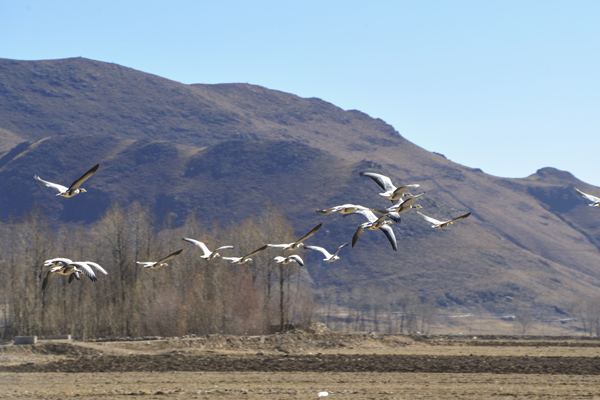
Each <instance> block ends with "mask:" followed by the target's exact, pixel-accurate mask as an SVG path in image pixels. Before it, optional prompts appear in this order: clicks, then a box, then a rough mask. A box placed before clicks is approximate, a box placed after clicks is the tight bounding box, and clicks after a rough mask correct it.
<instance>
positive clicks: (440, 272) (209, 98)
mask: <svg viewBox="0 0 600 400" xmlns="http://www.w3.org/2000/svg"><path fill="white" fill-rule="evenodd" d="M0 138H1V139H2V140H1V143H2V145H1V146H0V180H1V181H2V182H4V187H5V190H3V191H2V193H0V210H1V212H2V215H0V217H1V218H2V219H4V220H6V218H8V217H9V216H15V215H22V214H23V212H25V211H26V210H28V209H31V207H33V204H34V203H36V202H37V203H38V204H40V206H41V207H42V209H43V210H44V212H46V214H48V215H49V216H50V217H51V218H54V219H55V220H57V221H67V222H76V223H83V224H85V223H90V222H93V221H94V220H97V219H98V218H99V217H100V216H101V215H102V213H103V212H104V211H105V210H106V209H107V208H108V207H109V206H110V204H111V203H112V202H114V201H119V202H121V203H123V204H125V205H126V204H130V203H131V202H132V201H135V200H141V201H142V202H145V203H147V204H150V205H151V206H152V207H153V208H154V209H155V210H156V211H157V213H158V214H159V216H160V217H164V215H166V214H167V213H171V214H173V215H177V216H178V218H180V219H182V218H185V215H186V213H187V212H189V211H190V210H191V209H193V208H198V209H200V210H203V212H204V214H203V216H204V217H205V218H206V219H207V221H213V220H214V221H219V222H221V223H227V222H228V221H229V220H231V219H232V218H235V219H239V218H243V217H244V216H247V215H251V214H252V213H253V212H255V210H258V209H260V208H261V207H262V206H263V205H264V204H265V202H268V201H270V202H275V203H277V204H278V205H279V206H281V207H282V208H283V209H284V210H286V213H288V215H289V216H290V217H291V219H292V220H294V223H295V227H296V229H297V231H298V232H299V233H300V232H303V231H305V230H307V229H310V228H311V227H313V226H314V225H316V223H318V222H324V226H325V227H326V229H324V230H323V232H322V233H320V234H319V235H320V236H321V237H320V240H322V241H323V242H324V243H327V244H335V243H338V242H339V243H338V244H340V243H342V242H344V241H348V240H349V239H350V238H351V236H352V233H353V232H354V230H355V229H356V226H357V225H358V224H359V223H362V222H363V220H362V219H361V217H360V216H349V217H348V218H341V217H339V216H338V215H329V216H322V215H319V214H317V213H315V210H316V209H320V208H326V207H330V206H333V205H337V204H343V203H356V204H363V205H365V206H370V207H375V208H381V207H385V206H389V205H390V202H389V201H388V200H385V199H383V198H381V197H380V196H379V195H378V193H379V192H380V190H379V189H380V188H379V187H377V185H376V184H375V183H373V182H372V181H371V180H370V179H368V178H365V177H360V176H359V172H362V171H372V172H378V173H383V174H385V175H388V176H390V177H392V179H393V181H394V182H395V183H397V184H400V183H419V184H420V185H421V187H420V189H421V190H420V191H419V192H418V193H420V192H421V191H424V192H425V193H426V194H425V196H423V200H422V201H421V202H420V204H421V205H422V206H423V210H422V211H423V213H425V214H426V215H431V216H433V217H435V218H445V217H453V216H457V215H460V214H462V213H465V212H467V211H471V212H472V215H471V217H469V218H468V219H467V220H465V221H461V222H459V223H457V224H455V225H453V226H451V227H450V228H448V229H446V230H442V231H440V230H434V229H431V228H430V227H429V226H428V224H427V223H426V222H425V221H423V219H422V218H421V217H420V216H419V215H418V214H416V213H414V212H413V211H410V212H408V213H405V214H403V215H402V217H403V221H402V223H400V224H395V225H394V228H393V229H394V230H395V231H396V235H397V237H398V245H399V251H398V252H397V254H395V253H394V252H391V251H389V250H390V249H389V243H386V242H387V241H386V240H385V237H384V236H383V235H381V234H379V233H377V232H365V233H364V234H363V236H361V239H360V241H359V242H358V243H357V245H356V247H355V248H354V249H352V251H351V252H347V253H346V254H347V255H346V262H345V263H342V262H338V263H336V269H335V273H332V272H331V271H330V270H329V269H324V267H323V266H322V265H321V264H320V261H319V259H318V257H315V258H314V259H311V260H310V261H311V263H312V265H308V266H307V269H308V271H309V273H310V274H311V276H312V277H313V280H314V282H315V285H317V286H319V287H323V288H325V287H343V288H345V290H351V289H352V288H356V287H360V286H365V287H366V288H369V287H370V288H371V289H372V290H384V291H387V292H390V291H394V290H400V289H406V290H408V289H411V290H414V291H415V292H416V293H417V294H418V295H420V296H422V297H427V296H433V297H434V298H435V299H436V301H437V302H438V304H440V305H441V306H443V307H446V308H452V309H478V308H480V309H485V310H488V311H509V310H511V309H512V308H514V304H515V299H516V298H522V299H524V300H525V301H528V302H530V303H531V304H532V307H534V308H535V309H536V310H538V311H539V313H540V315H543V316H544V317H548V316H552V315H556V314H557V311H556V309H559V310H564V309H566V308H568V303H570V302H572V301H574V300H575V299H576V298H578V297H581V296H591V295H593V294H594V293H595V292H596V291H597V290H598V287H600V272H599V271H597V270H596V269H595V268H594V267H593V266H594V265H598V261H599V260H600V255H599V251H598V250H599V249H600V215H599V214H598V213H595V211H597V210H594V209H591V208H590V207H587V205H586V203H585V201H584V200H583V199H581V198H580V197H579V196H577V194H576V193H575V192H574V190H573V187H574V186H577V187H579V188H580V189H582V190H589V191H592V192H594V190H596V189H597V188H595V187H593V186H591V185H588V184H585V183H584V182H581V181H579V180H578V179H577V178H576V177H574V176H573V175H572V174H570V173H568V172H566V171H560V170H557V169H555V168H551V167H545V168H540V169H539V170H538V171H536V172H535V173H533V174H531V175H530V176H528V177H525V178H518V179H517V178H501V177H495V176H491V175H488V174H486V173H484V172H483V171H481V170H479V169H477V168H470V167H467V166H463V165H460V164H457V163H455V162H453V161H451V160H448V159H446V158H445V157H444V156H443V155H441V154H437V153H432V152H429V151H426V150H424V149H421V148H419V147H418V146H416V145H415V144H413V143H411V142H409V141H408V140H406V139H405V138H403V137H402V136H401V135H400V134H399V133H398V132H397V131H396V130H395V129H394V128H393V127H391V126H390V125H388V124H386V123H385V122H384V121H382V120H380V119H374V118H371V117H369V116H368V115H367V114H364V113H362V112H360V111H357V110H348V111H345V110H342V109H340V108H338V107H336V106H335V105H333V104H331V103H328V102H326V101H324V100H321V99H315V98H309V99H304V98H301V97H298V96H295V95H293V94H288V93H284V92H281V91H276V90H270V89H267V88H264V87H261V86H256V85H249V84H217V85H203V84H193V85H184V84H181V83H177V82H173V81H169V80H168V79H165V78H161V77H157V76H155V75H151V74H146V73H144V72H141V71H136V70H133V69H130V68H127V67H122V66H118V65H116V64H107V63H102V62H99V61H94V60H87V59H81V58H75V59H65V60H45V61H15V60H6V59H0ZM97 162H99V163H100V170H99V172H98V173H97V174H96V175H94V177H93V178H92V179H90V181H89V182H88V183H87V185H86V189H88V190H89V193H87V194H86V195H83V196H77V197H76V198H73V199H69V200H68V201H69V202H70V203H69V210H68V211H67V210H66V209H65V203H64V202H62V203H61V202H58V201H55V200H59V199H54V198H52V197H54V193H52V192H51V191H50V190H49V189H47V188H44V187H43V186H42V185H40V184H39V183H38V182H35V181H34V180H33V179H32V177H33V175H34V174H38V175H40V176H42V177H43V178H44V179H48V180H50V181H56V182H62V183H63V184H66V183H69V182H71V181H72V180H73V179H75V178H76V177H77V175H78V174H81V173H82V172H83V171H85V170H87V169H89V168H90V167H91V166H92V165H93V164H95V163H97ZM599 192H600V191H599ZM60 200H62V199H60ZM91 210H94V211H93V212H92V211H91ZM223 210H227V211H226V212H224V211H223ZM374 254H376V255H377V258H376V264H375V263H374V260H373V257H374V256H373V255H374ZM405 266H408V267H405ZM557 281H558V282H560V283H558V282H557ZM465 286H467V287H465ZM557 297H559V299H558V300H557Z"/></svg>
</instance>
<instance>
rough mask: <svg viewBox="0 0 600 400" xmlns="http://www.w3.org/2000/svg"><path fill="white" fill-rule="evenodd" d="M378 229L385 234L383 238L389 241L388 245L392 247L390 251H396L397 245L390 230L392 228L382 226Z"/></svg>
mask: <svg viewBox="0 0 600 400" xmlns="http://www.w3.org/2000/svg"><path fill="white" fill-rule="evenodd" d="M379 229H380V230H381V231H382V232H383V233H384V234H385V237H387V238H388V240H389V241H390V244H391V245H392V249H394V251H398V243H396V235H394V231H393V230H392V227H391V226H389V225H383V226H382V227H381V228H379Z"/></svg>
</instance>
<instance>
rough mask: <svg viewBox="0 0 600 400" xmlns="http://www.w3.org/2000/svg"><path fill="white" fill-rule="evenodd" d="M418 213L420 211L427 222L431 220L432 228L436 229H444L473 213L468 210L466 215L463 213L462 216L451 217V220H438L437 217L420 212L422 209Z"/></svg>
mask: <svg viewBox="0 0 600 400" xmlns="http://www.w3.org/2000/svg"><path fill="white" fill-rule="evenodd" d="M417 213H418V214H419V215H420V216H422V217H423V218H425V221H427V222H429V223H430V224H432V225H431V227H432V228H435V229H444V228H446V227H447V226H449V225H452V224H453V223H455V222H456V221H460V220H461V219H465V218H467V217H468V216H469V215H471V213H470V212H468V213H466V214H465V215H461V216H460V217H456V218H454V219H449V220H447V221H440V220H438V219H435V218H431V217H428V216H427V215H425V214H423V213H422V212H420V211H417Z"/></svg>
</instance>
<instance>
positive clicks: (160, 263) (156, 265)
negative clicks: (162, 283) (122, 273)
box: [136, 249, 183, 269]
mask: <svg viewBox="0 0 600 400" xmlns="http://www.w3.org/2000/svg"><path fill="white" fill-rule="evenodd" d="M182 251H183V249H181V250H177V251H176V252H174V253H171V254H169V255H168V256H166V257H165V258H161V259H160V260H158V261H136V264H140V265H141V266H142V267H144V268H151V269H157V268H160V267H168V266H169V264H167V263H166V262H165V261H168V260H170V259H171V258H175V257H177V256H178V255H180V254H181V252H182Z"/></svg>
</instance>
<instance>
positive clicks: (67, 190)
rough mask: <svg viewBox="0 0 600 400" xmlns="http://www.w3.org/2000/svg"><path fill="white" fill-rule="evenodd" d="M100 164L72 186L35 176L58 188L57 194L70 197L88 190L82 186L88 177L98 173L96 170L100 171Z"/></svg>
mask: <svg viewBox="0 0 600 400" xmlns="http://www.w3.org/2000/svg"><path fill="white" fill-rule="evenodd" d="M99 166H100V164H96V165H94V166H93V167H92V168H91V169H90V170H89V171H88V172H86V173H85V174H83V175H82V176H81V177H80V178H79V179H77V180H76V181H75V182H73V183H72V184H71V186H69V187H66V186H63V185H59V184H58V183H52V182H48V181H45V180H43V179H42V178H40V177H39V176H37V175H34V176H33V178H34V179H35V180H38V181H40V182H42V183H43V184H44V185H46V187H51V188H54V189H56V190H58V194H57V196H62V197H66V198H69V197H73V196H75V195H78V194H79V193H85V192H86V190H85V189H84V188H82V187H80V186H81V184H82V183H83V182H85V181H86V180H87V179H89V177H90V176H92V175H94V173H96V171H98V167H99Z"/></svg>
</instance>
